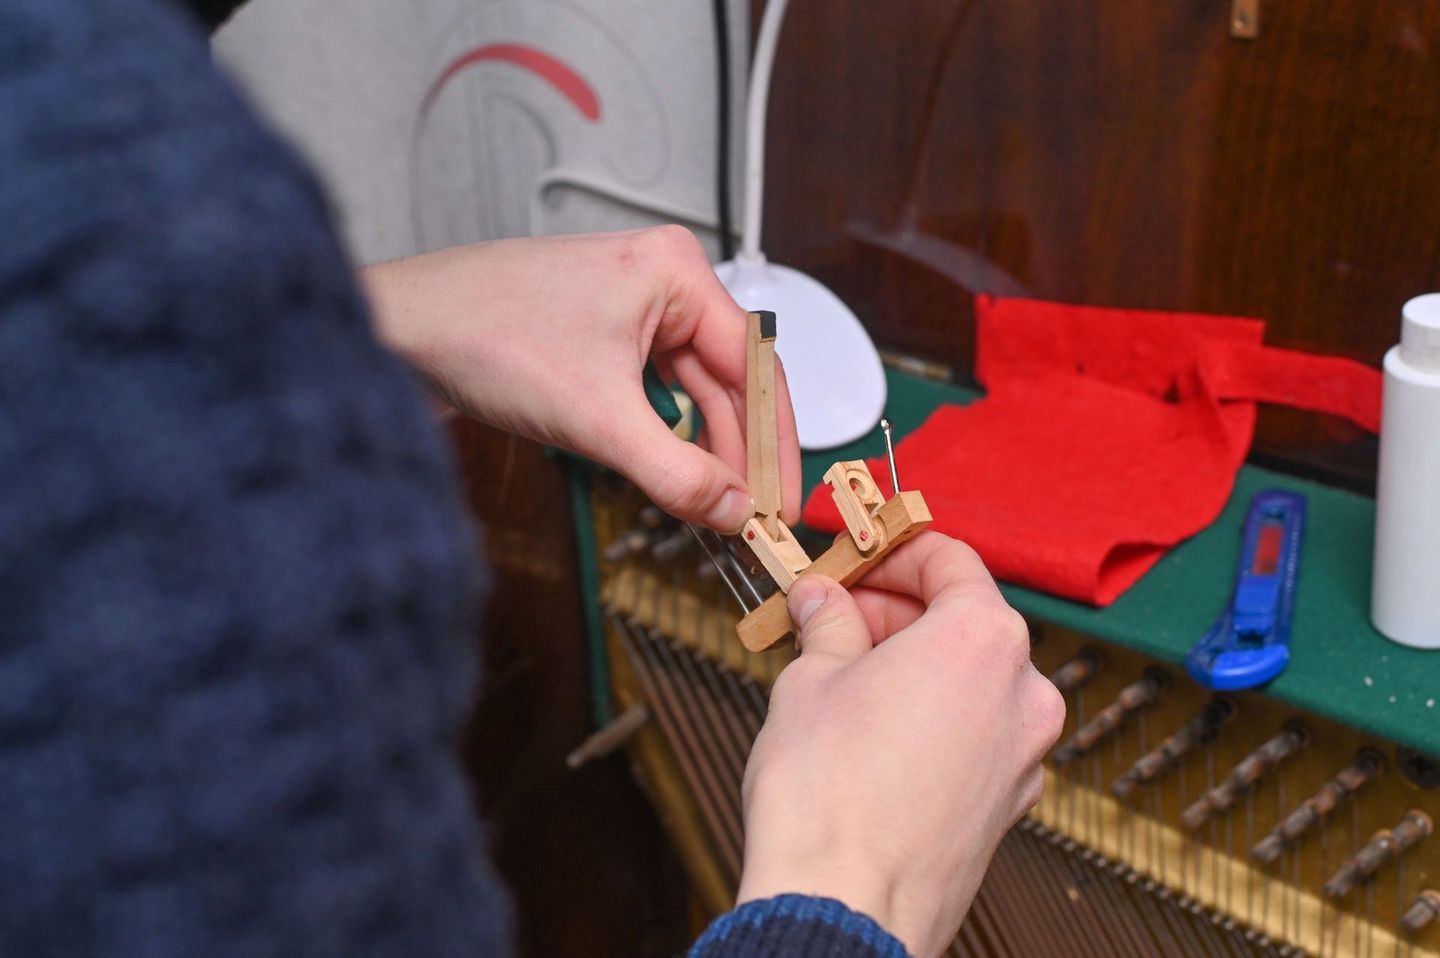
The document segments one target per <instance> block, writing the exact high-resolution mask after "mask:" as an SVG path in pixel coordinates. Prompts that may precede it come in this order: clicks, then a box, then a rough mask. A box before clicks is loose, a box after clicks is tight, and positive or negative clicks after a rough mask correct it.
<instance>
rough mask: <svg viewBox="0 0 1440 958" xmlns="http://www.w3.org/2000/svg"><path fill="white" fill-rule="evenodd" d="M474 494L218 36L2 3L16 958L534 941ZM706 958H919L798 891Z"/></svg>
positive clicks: (4, 591) (1, 662) (168, 22)
mask: <svg viewBox="0 0 1440 958" xmlns="http://www.w3.org/2000/svg"><path fill="white" fill-rule="evenodd" d="M452 475H453V468H452V464H451V463H450V462H449V461H448V459H447V455H446V451H445V448H444V446H443V444H442V442H441V441H440V438H439V436H438V434H437V432H436V430H435V428H434V426H433V424H432V422H431V421H430V417H429V414H428V412H427V409H426V406H425V404H424V403H423V402H422V401H421V398H420V396H419V394H418V392H417V389H416V388H415V386H414V384H413V383H412V382H411V381H410V377H409V375H408V373H407V371H406V370H405V369H404V368H403V366H402V365H401V364H400V363H399V361H398V360H396V359H395V358H394V357H392V356H391V355H389V354H388V353H386V352H385V351H384V350H383V349H382V348H381V347H380V346H379V345H378V344H377V342H376V341H375V339H374V337H373V335H372V334H371V331H370V328H369V325H368V321H367V318H366V314H365V310H364V306H363V303H362V301H361V299H360V297H359V294H358V292H357V290H356V288H355V285H354V282H353V279H352V276H351V273H350V269H349V267H348V266H347V264H346V262H345V259H344V257H343V255H342V253H341V251H340V249H339V247H338V244H337V242H336V240H335V238H334V235H333V231H332V229H331V227H330V224H329V222H328V216H327V210H326V206H325V202H324V199H323V197H322V194H321V192H320V190H319V189H318V188H317V186H316V184H315V182H314V181H313V180H312V178H311V177H310V176H309V175H308V174H307V173H306V172H305V171H304V169H303V168H302V166H301V165H300V164H299V163H298V162H297V161H296V159H295V158H294V157H293V156H292V155H291V153H290V152H289V151H288V150H286V149H285V148H284V147H282V146H281V145H280V144H278V143H277V142H276V141H275V140H274V139H273V138H272V137H270V136H269V135H267V134H266V133H265V132H264V131H263V130H262V129H261V128H260V126H259V125H258V124H257V123H256V122H255V120H254V119H253V118H252V117H251V115H250V114H249V112H248V111H247V110H246V108H245V107H244V105H243V104H242V103H241V101H240V100H239V98H238V97H237V96H236V95H235V93H234V92H233V90H232V89H231V88H230V87H229V86H228V85H227V84H226V83H225V82H224V81H223V79H222V78H221V77H219V76H218V74H217V73H216V72H215V71H214V69H213V68H212V67H211V65H210V62H209V58H208V49H207V47H206V44H205V41H204V38H203V35H202V34H201V33H200V32H199V31H198V30H197V29H196V28H195V26H194V25H193V24H192V23H190V22H188V21H187V20H186V19H185V17H184V15H183V14H181V13H180V12H179V11H178V9H176V8H172V7H171V6H170V5H169V4H165V3H161V2H160V0H5V2H3V3H0V956H27V958H28V956H46V955H66V956H69V955H87V956H88V955H97V956H115V958H120V956H125V958H132V956H135V958H145V956H157V958H170V956H175V958H179V956H187V958H188V956H206V958H223V956H228V955H234V956H247V958H250V956H271V955H274V956H295V955H303V956H310V955H314V956H336V958H341V956H345V958H352V956H368V955H375V956H392V955H393V956H402V955H403V956H426V958H444V956H452V955H453V956H460V955H464V956H476V955H492V954H505V953H508V951H509V947H510V931H509V926H510V918H509V906H508V903H507V901H506V899H505V897H504V894H503V893H502V891H501V890H500V888H499V886H498V884H497V882H496V881H495V879H494V876H493V874H492V871H491V868H490V866H489V864H488V861H487V858H486V856H485V853H484V848H483V841H482V836H481V834H480V831H479V828H478V826H477V823H476V818H475V814H474V810H473V807H472V803H471V795H470V792H469V789H468V787H467V784H466V782H465V780H464V776H463V774H462V772H461V770H460V768H459V765H458V762H457V760H456V757H455V750H454V745H455V737H456V734H457V731H458V727H459V725H458V723H459V720H460V719H461V717H462V716H463V714H464V712H465V710H466V708H467V705H468V701H469V696H470V694H471V691H472V688H473V680H474V669H473V667H472V663H471V662H469V661H468V659H467V649H468V648H469V641H468V635H469V633H470V629H471V627H472V625H473V618H472V611H473V609H474V608H475V605H476V602H477V601H478V598H479V594H480V591H481V576H480V575H479V574H478V573H477V571H476V565H475V562H474V558H473V556H474V553H475V542H474V537H473V536H472V534H471V533H470V532H469V530H468V527H467V524H466V522H465V521H464V520H463V518H462V515H463V513H462V509H461V505H460V499H459V496H458V494H457V489H456V486H455V484H454V481H453V478H452ZM797 902H798V904H797ZM767 929H768V930H767ZM757 936H758V937H757ZM767 936H768V937H767ZM727 942H728V944H727ZM807 942H810V943H812V944H814V945H815V946H816V947H821V946H822V944H821V943H823V942H832V943H833V942H839V943H840V944H838V945H833V944H832V945H827V946H823V947H825V948H827V950H824V951H823V952H822V951H814V950H806V949H809V948H810V947H811V946H810V945H807V944H806V943H807ZM697 947H698V948H702V949H703V953H704V954H705V955H707V956H711V955H729V954H757V955H761V954H767V953H775V954H780V953H786V954H791V953H793V954H821V953H823V954H833V955H872V954H887V955H888V954H902V953H903V952H900V951H898V950H897V949H898V948H899V946H898V945H897V944H895V942H894V939H892V938H889V936H887V935H885V934H884V933H883V932H881V931H880V930H879V929H878V926H875V925H874V923H873V922H870V921H869V920H868V919H865V918H863V917H861V916H858V915H854V914H853V913H851V912H848V911H846V910H845V909H844V908H843V906H840V905H838V904H836V903H833V902H832V903H827V902H820V901H815V900H811V899H783V898H782V899H777V900H775V901H774V902H768V903H760V904H758V905H754V906H748V908H747V909H741V910H740V911H739V912H736V913H734V914H732V915H730V916H727V918H725V919H722V921H721V922H720V923H719V924H718V925H717V926H716V928H714V929H712V932H711V934H710V937H709V939H707V941H706V942H702V945H701V946H697Z"/></svg>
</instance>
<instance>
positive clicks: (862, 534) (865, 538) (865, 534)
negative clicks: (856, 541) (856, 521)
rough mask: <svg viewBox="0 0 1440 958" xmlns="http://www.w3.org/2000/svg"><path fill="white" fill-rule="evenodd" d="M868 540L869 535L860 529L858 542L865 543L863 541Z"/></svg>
mask: <svg viewBox="0 0 1440 958" xmlns="http://www.w3.org/2000/svg"><path fill="white" fill-rule="evenodd" d="M869 538H870V533H868V532H866V531H865V530H864V529H861V530H860V541H861V542H865V541H866V540H868V539H869Z"/></svg>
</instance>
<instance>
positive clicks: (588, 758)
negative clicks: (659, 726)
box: [565, 705, 650, 771]
mask: <svg viewBox="0 0 1440 958" xmlns="http://www.w3.org/2000/svg"><path fill="white" fill-rule="evenodd" d="M648 721H650V710H649V709H648V708H646V707H645V706H644V705H632V706H630V707H629V708H628V709H626V710H625V711H624V712H621V713H620V714H619V715H618V716H616V717H615V718H614V719H612V720H611V721H610V723H609V724H607V725H606V726H605V727H604V728H601V729H598V730H596V731H595V732H594V733H593V734H592V735H590V737H589V738H587V739H585V741H583V742H581V743H580V744H579V745H578V746H577V747H576V749H575V751H573V752H571V753H570V754H569V755H567V756H565V765H566V766H567V767H568V768H569V769H570V770H571V771H574V770H575V769H577V768H579V767H581V766H582V765H585V764H587V763H589V762H593V761H595V759H597V758H604V757H605V756H606V755H609V754H610V753H611V752H613V751H615V750H616V749H618V748H619V747H620V746H622V745H624V744H625V743H626V742H628V741H630V739H631V738H633V737H634V735H635V733H636V732H638V731H640V729H641V728H642V727H643V726H644V725H645V723H646V722H648Z"/></svg>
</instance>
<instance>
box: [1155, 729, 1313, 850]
mask: <svg viewBox="0 0 1440 958" xmlns="http://www.w3.org/2000/svg"><path fill="white" fill-rule="evenodd" d="M1309 741H1310V733H1309V732H1307V731H1305V728H1304V727H1303V726H1301V725H1299V724H1298V723H1290V724H1287V725H1286V726H1285V728H1284V729H1283V730H1281V732H1280V734H1279V735H1277V736H1275V737H1274V738H1272V739H1270V740H1269V741H1268V742H1266V743H1265V744H1264V745H1261V746H1260V747H1259V748H1257V749H1256V750H1255V751H1253V752H1251V753H1250V754H1249V755H1247V756H1245V758H1243V759H1241V760H1240V763H1239V764H1238V765H1236V766H1235V768H1234V769H1232V770H1231V772H1230V774H1229V776H1228V777H1227V778H1226V779H1225V781H1223V782H1221V783H1220V784H1219V785H1216V786H1215V787H1214V788H1212V789H1210V790H1209V791H1207V792H1206V793H1205V794H1204V795H1202V796H1200V798H1199V799H1197V800H1196V801H1195V802H1194V803H1193V804H1191V806H1190V807H1189V808H1187V809H1185V811H1183V812H1182V813H1181V814H1180V820H1181V822H1183V823H1184V824H1185V827H1186V828H1189V829H1191V830H1194V829H1197V828H1199V827H1200V826H1201V825H1204V824H1205V823H1206V822H1208V821H1209V820H1210V819H1211V818H1212V817H1213V816H1215V815H1217V814H1219V813H1221V812H1226V811H1229V809H1230V806H1232V805H1234V804H1235V803H1236V802H1237V801H1238V800H1239V799H1240V797H1241V796H1242V795H1245V794H1246V793H1247V792H1249V791H1250V790H1251V789H1252V788H1254V787H1255V786H1256V785H1257V784H1259V782H1260V780H1261V779H1262V778H1264V777H1265V776H1266V775H1268V774H1270V772H1272V771H1274V770H1275V768H1277V767H1278V766H1279V765H1280V764H1281V763H1282V762H1284V761H1286V760H1287V759H1289V758H1290V757H1291V756H1293V755H1294V754H1295V753H1296V752H1298V751H1300V749H1302V748H1304V747H1305V745H1306V744H1308V743H1309Z"/></svg>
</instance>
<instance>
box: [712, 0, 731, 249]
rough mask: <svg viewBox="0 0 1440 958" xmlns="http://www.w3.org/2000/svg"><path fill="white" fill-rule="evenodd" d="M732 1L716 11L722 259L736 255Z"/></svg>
mask: <svg viewBox="0 0 1440 958" xmlns="http://www.w3.org/2000/svg"><path fill="white" fill-rule="evenodd" d="M728 2H729V0H714V10H715V70H716V77H717V80H718V82H717V83H716V85H715V112H716V114H717V116H716V128H715V206H716V209H717V211H718V213H719V216H718V219H719V227H718V228H719V230H720V258H721V259H722V260H728V259H734V258H735V227H734V222H733V221H732V220H731V218H730V13H729V10H728V9H727V8H726V3H728Z"/></svg>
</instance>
